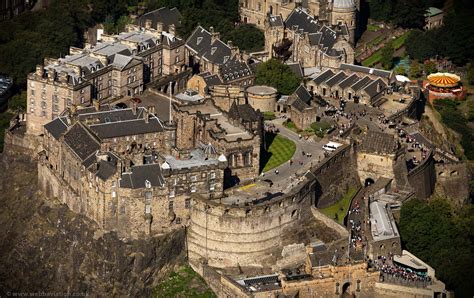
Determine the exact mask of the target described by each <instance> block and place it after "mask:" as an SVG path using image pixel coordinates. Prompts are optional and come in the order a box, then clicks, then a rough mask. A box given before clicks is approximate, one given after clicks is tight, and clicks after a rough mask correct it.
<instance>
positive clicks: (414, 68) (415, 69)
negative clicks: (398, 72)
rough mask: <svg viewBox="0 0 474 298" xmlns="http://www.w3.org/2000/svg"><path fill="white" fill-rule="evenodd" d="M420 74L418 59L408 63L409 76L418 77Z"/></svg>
mask: <svg viewBox="0 0 474 298" xmlns="http://www.w3.org/2000/svg"><path fill="white" fill-rule="evenodd" d="M420 76H421V67H420V63H419V62H418V60H413V61H412V62H411V63H410V77H412V78H419V77H420Z"/></svg>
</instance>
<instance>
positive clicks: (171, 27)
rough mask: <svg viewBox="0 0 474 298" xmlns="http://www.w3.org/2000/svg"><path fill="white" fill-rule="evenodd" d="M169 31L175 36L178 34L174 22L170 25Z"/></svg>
mask: <svg viewBox="0 0 474 298" xmlns="http://www.w3.org/2000/svg"><path fill="white" fill-rule="evenodd" d="M168 32H169V33H170V34H172V35H173V36H176V27H175V26H174V24H171V25H169V27H168Z"/></svg>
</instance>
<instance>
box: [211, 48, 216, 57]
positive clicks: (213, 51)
mask: <svg viewBox="0 0 474 298" xmlns="http://www.w3.org/2000/svg"><path fill="white" fill-rule="evenodd" d="M216 50H217V48H216V47H212V48H211V55H214V53H215V52H216Z"/></svg>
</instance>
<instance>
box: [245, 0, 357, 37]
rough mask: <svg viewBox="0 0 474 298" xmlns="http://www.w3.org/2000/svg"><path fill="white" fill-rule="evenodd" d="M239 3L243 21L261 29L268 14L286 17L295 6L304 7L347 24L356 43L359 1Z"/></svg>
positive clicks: (248, 0) (254, 0) (249, 0)
mask: <svg viewBox="0 0 474 298" xmlns="http://www.w3.org/2000/svg"><path fill="white" fill-rule="evenodd" d="M239 5H240V19H241V21H242V22H244V23H251V24H255V25H256V26H257V27H258V28H260V29H264V27H265V20H266V17H267V15H268V14H270V15H273V16H281V17H282V18H283V19H286V18H287V17H288V16H289V15H290V14H291V12H292V11H293V10H294V9H295V8H304V9H305V10H306V11H308V14H310V15H313V16H317V17H318V19H319V20H322V21H326V22H328V23H329V24H331V25H344V26H347V28H348V30H349V33H350V35H351V38H350V40H351V42H352V43H354V36H355V29H356V27H357V12H358V10H359V7H360V3H359V1H340V0H335V1H327V0H320V1H316V0H311V1H297V0H295V1H293V0H289V1H285V0H268V1H261V0H239Z"/></svg>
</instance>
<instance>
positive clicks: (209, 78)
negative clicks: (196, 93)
mask: <svg viewBox="0 0 474 298" xmlns="http://www.w3.org/2000/svg"><path fill="white" fill-rule="evenodd" d="M198 76H200V77H202V78H203V79H204V81H205V82H206V85H207V86H208V87H210V86H214V85H220V84H222V81H221V79H220V78H219V76H218V75H215V74H211V73H210V72H203V73H200V74H198Z"/></svg>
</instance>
